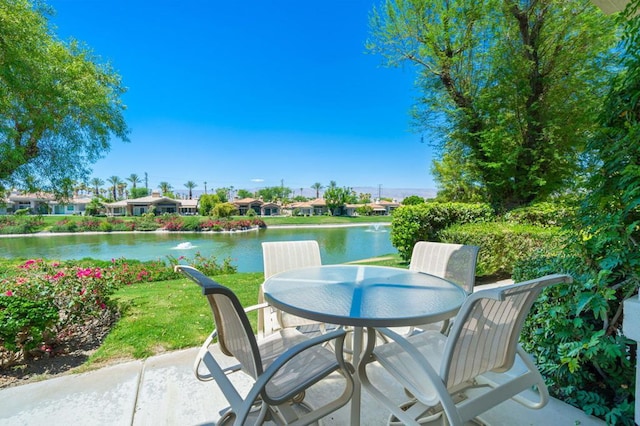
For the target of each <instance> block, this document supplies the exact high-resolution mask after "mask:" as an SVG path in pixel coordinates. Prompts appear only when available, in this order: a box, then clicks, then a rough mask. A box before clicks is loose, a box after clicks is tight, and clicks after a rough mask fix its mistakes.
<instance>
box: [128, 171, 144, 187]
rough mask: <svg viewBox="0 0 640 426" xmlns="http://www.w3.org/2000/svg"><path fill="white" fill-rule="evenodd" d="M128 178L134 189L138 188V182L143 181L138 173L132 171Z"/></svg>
mask: <svg viewBox="0 0 640 426" xmlns="http://www.w3.org/2000/svg"><path fill="white" fill-rule="evenodd" d="M127 180H128V181H129V182H131V188H132V189H136V185H137V184H138V183H140V182H142V181H141V180H140V178H139V177H138V175H137V174H135V173H131V174H130V175H129V177H128V178H127Z"/></svg>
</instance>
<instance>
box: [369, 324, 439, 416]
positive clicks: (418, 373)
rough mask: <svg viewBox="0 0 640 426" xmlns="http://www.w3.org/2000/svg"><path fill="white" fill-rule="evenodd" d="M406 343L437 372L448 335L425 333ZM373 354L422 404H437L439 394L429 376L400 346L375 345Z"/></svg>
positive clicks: (414, 336)
mask: <svg viewBox="0 0 640 426" xmlns="http://www.w3.org/2000/svg"><path fill="white" fill-rule="evenodd" d="M406 340H407V341H408V342H409V343H410V344H411V345H413V347H415V348H416V349H418V351H420V353H421V354H422V356H424V358H425V359H426V361H427V362H428V363H429V364H431V366H432V367H433V369H434V370H435V371H440V364H441V363H442V354H443V353H444V347H445V345H446V343H447V336H444V335H443V334H441V333H439V332H437V331H433V330H427V331H424V332H422V333H417V334H414V335H412V336H409V337H407V338H406ZM373 354H374V356H375V359H376V360H377V361H378V362H379V363H380V365H382V366H383V367H384V368H385V369H386V370H387V371H388V372H389V373H391V374H392V375H393V376H394V377H396V378H397V379H398V380H400V381H401V383H403V385H404V386H405V387H406V388H407V390H408V391H409V392H411V393H412V394H414V395H422V396H423V397H424V398H425V402H427V401H428V402H427V403H433V404H435V403H437V402H438V400H439V399H438V394H437V392H436V391H435V389H434V387H433V385H432V381H431V379H430V378H429V376H428V375H427V374H426V373H425V372H424V369H423V368H421V367H420V365H419V364H417V363H416V361H415V360H414V359H413V358H412V357H411V356H410V355H409V354H408V353H407V351H406V350H405V349H403V348H402V347H401V346H400V345H399V344H397V343H396V342H390V343H387V344H384V345H381V346H378V347H376V349H375V350H374V352H373Z"/></svg>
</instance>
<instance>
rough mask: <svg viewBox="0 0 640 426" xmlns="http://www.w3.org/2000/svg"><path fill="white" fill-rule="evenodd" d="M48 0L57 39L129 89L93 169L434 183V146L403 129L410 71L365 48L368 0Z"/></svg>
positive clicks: (255, 180)
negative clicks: (117, 124)
mask: <svg viewBox="0 0 640 426" xmlns="http://www.w3.org/2000/svg"><path fill="white" fill-rule="evenodd" d="M48 4H50V5H51V6H52V7H53V8H54V9H55V10H56V14H55V16H54V17H53V18H52V19H51V22H52V23H53V24H54V25H55V26H56V27H57V31H56V32H57V34H58V36H59V37H60V38H61V39H68V38H69V37H74V38H76V39H78V40H81V41H83V42H85V43H86V44H87V45H88V46H89V47H90V48H91V49H92V50H93V52H94V53H95V54H96V55H97V56H99V57H100V59H101V61H103V62H104V61H108V62H110V63H111V64H112V66H113V67H114V68H115V70H116V71H117V72H118V73H119V74H120V75H121V76H122V79H123V82H124V85H125V86H126V87H127V88H128V92H127V94H126V95H125V96H124V102H125V104H126V105H127V108H128V109H127V111H126V113H125V117H126V119H127V123H128V124H129V126H130V128H131V134H130V139H131V142H130V143H123V142H120V141H114V143H113V144H112V149H111V151H110V153H109V154H108V155H107V156H106V157H105V158H104V159H102V160H100V161H99V162H97V163H96V164H95V165H94V167H93V169H94V173H93V176H94V177H100V178H102V179H106V178H107V177H109V176H112V175H116V176H119V177H120V178H122V179H124V178H125V177H127V176H129V175H130V174H132V173H135V174H137V175H138V176H140V177H143V176H144V175H145V173H147V176H148V179H149V186H150V187H152V188H154V187H157V184H158V183H159V182H161V181H167V182H169V183H171V184H172V185H173V187H174V188H175V189H185V188H184V183H185V182H187V181H189V180H191V181H194V182H196V183H197V184H198V187H197V188H196V189H199V190H203V189H204V182H205V181H206V182H207V188H208V189H209V190H210V189H212V188H218V187H229V186H234V187H235V188H236V189H240V188H245V189H255V188H259V187H264V186H276V185H280V184H281V183H284V185H285V186H287V187H290V188H292V189H294V190H295V191H296V192H297V191H299V189H300V188H305V192H306V189H308V188H309V187H310V186H311V185H312V184H313V183H314V182H320V183H322V184H323V185H327V184H328V183H329V182H330V181H332V180H333V181H336V183H337V184H338V185H339V186H349V187H376V188H378V187H379V185H381V188H382V195H383V196H384V188H416V189H429V188H434V187H435V185H434V183H433V180H432V177H431V174H430V172H429V170H430V165H431V161H432V159H433V157H432V155H433V153H432V150H431V148H430V147H429V145H428V144H427V143H421V135H420V134H419V133H415V132H412V131H411V120H410V116H409V110H410V108H411V106H412V104H413V103H414V101H415V98H416V97H417V96H418V92H417V91H416V89H415V88H414V80H415V72H414V70H413V69H412V67H411V66H409V65H407V66H406V67H404V68H387V67H384V66H382V58H381V57H379V56H375V55H372V54H368V53H366V52H365V47H364V44H365V41H366V39H367V37H368V15H369V13H370V11H371V9H372V7H373V5H374V4H375V2H374V1H365V0H351V1H348V0H343V1H340V0H336V1H299V0H297V1H294V0H291V1H289V0H287V1H280V0H273V1H257V0H249V1H245V2H234V1H227V2H221V1H214V0H209V1H205V0H198V1H195V0H185V1H177V0H176V1H167V0H158V1H154V2H149V1H131V0H110V1H104V0H49V2H48ZM425 139H426V138H425Z"/></svg>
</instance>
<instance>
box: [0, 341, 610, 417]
mask: <svg viewBox="0 0 640 426" xmlns="http://www.w3.org/2000/svg"><path fill="white" fill-rule="evenodd" d="M213 350H214V351H217V346H216V347H214V349H213ZM196 354H197V348H192V349H187V350H182V351H176V352H170V353H166V354H163V355H158V356H154V357H151V358H148V359H146V360H144V361H130V362H125V363H122V364H116V365H112V366H109V367H105V368H103V369H100V370H95V371H91V372H88V373H83V374H72V375H66V376H62V377H57V378H54V379H50V380H45V381H42V382H36V383H30V384H26V385H22V386H16V387H11V388H6V389H2V390H0V425H3V426H9V425H21V426H24V425H41V424H46V423H48V424H59V425H65V426H71V425H211V424H215V422H216V420H217V419H219V417H220V416H219V414H218V412H219V411H220V410H221V409H223V408H225V407H226V406H227V405H228V404H227V403H226V400H225V399H224V397H223V395H222V393H221V392H220V390H219V389H218V387H217V386H216V384H215V383H214V382H206V383H203V382H199V381H198V380H196V378H195V377H194V375H193V372H192V370H191V368H192V364H193V360H194V358H195V356H196ZM235 376H237V377H238V380H239V382H238V384H239V385H240V386H244V387H245V388H248V387H249V386H250V382H249V380H248V379H246V378H244V380H243V378H242V376H241V375H239V374H237V375H235ZM374 376H375V381H376V382H379V383H385V386H386V387H387V388H388V389H389V395H394V396H395V397H396V398H397V401H398V402H401V401H404V400H405V399H406V396H405V394H404V392H403V390H402V389H401V388H400V387H399V386H397V385H395V384H394V383H393V381H392V380H390V379H389V377H387V376H386V373H385V372H384V371H382V370H381V369H378V370H376V372H375V374H374ZM336 379H339V378H338V377H336ZM339 382H340V383H341V381H340V380H336V381H335V386H334V383H333V381H332V380H331V378H329V380H328V381H325V382H323V383H322V384H321V385H318V386H317V387H316V388H315V389H311V390H310V391H309V392H308V394H307V398H306V399H305V401H306V402H308V403H310V404H311V405H317V404H318V403H320V402H321V401H322V400H325V399H326V398H329V397H331V395H332V392H338V391H339V390H340V389H339V388H338V383H339ZM388 417H389V413H388V412H387V411H386V410H385V409H384V408H383V407H381V405H380V404H378V403H376V402H375V400H373V399H372V398H371V396H370V395H369V394H367V392H366V391H364V390H363V392H362V421H361V424H363V425H371V426H375V425H385V424H387V420H388ZM482 420H483V421H484V422H485V423H487V424H491V425H554V426H556V425H567V426H569V425H571V426H574V425H580V426H590V425H604V422H603V421H601V420H599V419H596V418H594V417H590V416H587V415H585V414H584V413H583V412H582V411H580V410H578V409H576V408H574V407H571V406H569V405H567V404H565V403H563V402H560V401H558V400H555V399H552V400H551V402H550V403H549V404H548V405H547V406H546V407H545V408H543V409H542V410H528V409H526V408H524V407H522V406H520V405H519V404H517V403H514V402H511V401H508V402H506V403H503V404H501V405H499V406H497V407H495V408H494V409H492V410H491V411H489V412H487V413H485V414H484V415H483V416H482ZM322 424H324V425H341V426H344V425H349V404H347V405H346V406H345V407H343V408H341V409H340V410H338V411H337V412H335V413H333V414H331V415H330V416H328V417H326V418H325V419H323V421H322Z"/></svg>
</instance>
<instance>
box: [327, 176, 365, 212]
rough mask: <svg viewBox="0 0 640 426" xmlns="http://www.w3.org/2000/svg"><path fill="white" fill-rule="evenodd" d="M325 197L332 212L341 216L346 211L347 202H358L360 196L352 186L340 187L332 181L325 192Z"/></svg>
mask: <svg viewBox="0 0 640 426" xmlns="http://www.w3.org/2000/svg"><path fill="white" fill-rule="evenodd" d="M324 199H325V202H326V203H327V208H328V209H329V210H330V211H331V213H332V214H335V215H337V216H341V215H342V214H343V212H344V207H345V204H347V203H356V202H357V200H358V197H357V196H356V193H355V191H354V190H353V189H352V188H349V187H346V186H345V187H342V188H340V187H338V186H337V185H336V183H335V182H334V181H331V184H330V185H329V187H328V188H327V190H326V191H325V193H324Z"/></svg>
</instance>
